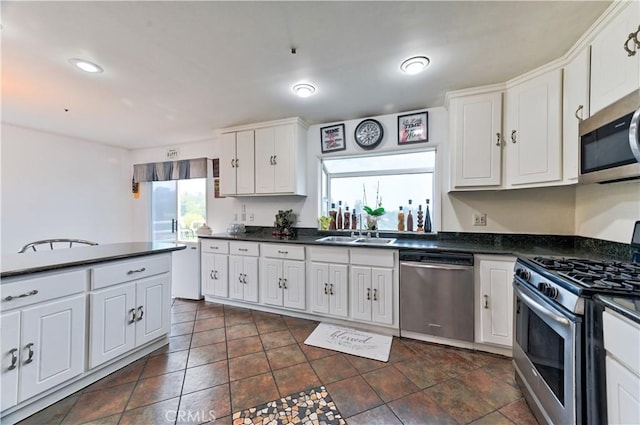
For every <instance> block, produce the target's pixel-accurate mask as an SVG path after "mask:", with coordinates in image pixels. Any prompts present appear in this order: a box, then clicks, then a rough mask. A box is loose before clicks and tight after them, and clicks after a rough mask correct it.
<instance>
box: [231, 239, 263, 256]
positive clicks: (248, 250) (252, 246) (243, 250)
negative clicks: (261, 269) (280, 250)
mask: <svg viewBox="0 0 640 425" xmlns="http://www.w3.org/2000/svg"><path fill="white" fill-rule="evenodd" d="M229 254H231V255H248V256H250V257H257V256H258V255H260V249H259V248H258V244H257V243H256V242H229Z"/></svg>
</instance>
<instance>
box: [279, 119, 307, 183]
mask: <svg viewBox="0 0 640 425" xmlns="http://www.w3.org/2000/svg"><path fill="white" fill-rule="evenodd" d="M273 130H274V133H275V140H274V146H275V149H274V157H273V168H274V177H273V191H274V192H275V193H293V192H294V191H295V176H296V168H297V167H301V166H303V164H296V160H295V159H296V149H297V147H296V141H295V130H294V126H293V124H284V125H279V126H277V127H274V129H273Z"/></svg>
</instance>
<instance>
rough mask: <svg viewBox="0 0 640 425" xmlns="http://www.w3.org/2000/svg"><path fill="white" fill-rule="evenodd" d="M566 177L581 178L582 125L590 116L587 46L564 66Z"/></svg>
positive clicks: (564, 152)
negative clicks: (579, 126)
mask: <svg viewBox="0 0 640 425" xmlns="http://www.w3.org/2000/svg"><path fill="white" fill-rule="evenodd" d="M562 95H563V102H562V156H563V163H562V165H563V168H564V170H563V178H564V179H565V180H572V181H575V180H577V179H578V158H579V155H580V152H579V148H580V136H579V133H578V124H579V123H580V121H581V120H583V119H586V118H588V117H589V49H588V48H585V49H583V50H582V51H581V52H580V53H579V54H578V56H576V57H575V58H574V59H573V60H572V61H571V62H570V63H568V64H567V66H566V67H565V68H564V75H563V87H562Z"/></svg>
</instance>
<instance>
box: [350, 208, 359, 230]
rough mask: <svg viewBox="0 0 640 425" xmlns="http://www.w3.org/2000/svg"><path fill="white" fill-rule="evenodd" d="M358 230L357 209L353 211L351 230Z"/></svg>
mask: <svg viewBox="0 0 640 425" xmlns="http://www.w3.org/2000/svg"><path fill="white" fill-rule="evenodd" d="M357 228H358V217H356V209H355V207H354V208H353V211H351V230H356V229H357Z"/></svg>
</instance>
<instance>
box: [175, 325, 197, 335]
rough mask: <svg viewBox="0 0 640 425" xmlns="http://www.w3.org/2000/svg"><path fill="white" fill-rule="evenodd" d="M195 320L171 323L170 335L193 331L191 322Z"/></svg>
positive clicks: (185, 333)
mask: <svg viewBox="0 0 640 425" xmlns="http://www.w3.org/2000/svg"><path fill="white" fill-rule="evenodd" d="M194 323H195V322H183V323H175V324H172V325H171V332H169V335H170V336H179V335H187V334H190V333H192V332H193V324H194Z"/></svg>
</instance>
